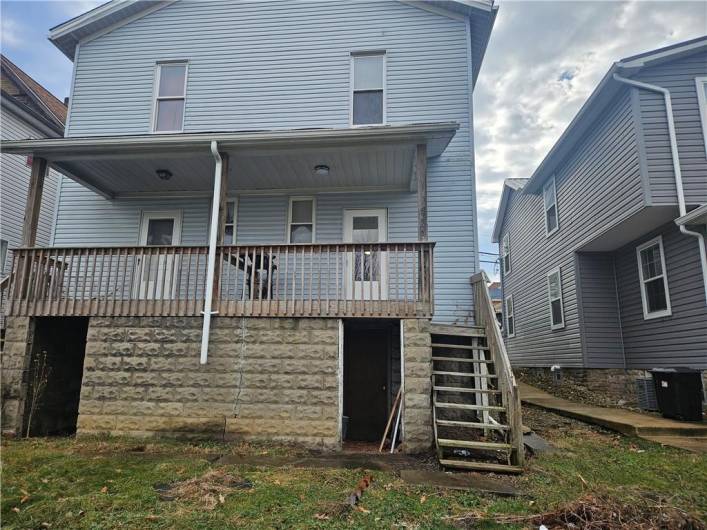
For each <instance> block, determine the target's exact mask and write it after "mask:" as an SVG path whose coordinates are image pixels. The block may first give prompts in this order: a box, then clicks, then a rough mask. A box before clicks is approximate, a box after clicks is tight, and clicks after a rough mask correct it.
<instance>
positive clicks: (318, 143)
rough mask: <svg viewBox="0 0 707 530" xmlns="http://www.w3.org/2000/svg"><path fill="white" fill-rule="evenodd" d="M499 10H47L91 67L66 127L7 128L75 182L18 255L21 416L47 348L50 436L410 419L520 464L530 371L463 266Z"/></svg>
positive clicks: (278, 431) (337, 431)
mask: <svg viewBox="0 0 707 530" xmlns="http://www.w3.org/2000/svg"><path fill="white" fill-rule="evenodd" d="M495 15H496V7H495V6H494V5H493V3H492V2H491V1H486V0H481V1H474V2H466V1H464V2H461V1H460V2H452V1H450V2H406V1H392V0H391V1H384V2H379V1H375V2H343V1H339V2H335V1H314V2H300V3H292V2H285V1H279V0H274V1H268V2H227V1H223V0H209V1H200V2H195V1H188V0H182V1H176V2H175V1H160V2H144V1H122V2H111V3H108V4H106V5H104V6H101V7H98V8H96V9H94V10H92V11H89V12H88V13H86V14H84V15H82V16H79V17H77V18H75V19H72V20H70V21H68V22H66V23H65V24H62V25H60V26H58V27H55V28H53V29H52V30H51V32H50V40H51V41H52V42H53V43H54V44H55V45H56V46H57V47H58V48H59V49H60V50H61V51H62V52H64V53H65V54H66V55H67V56H68V57H69V58H71V59H72V60H73V62H74V75H73V83H72V88H71V98H70V104H69V116H68V119H67V127H66V137H65V138H61V139H55V140H54V139H53V140H42V141H38V140H28V141H23V142H12V143H6V144H5V145H4V150H5V151H6V152H12V153H18V154H24V155H32V156H33V157H34V174H35V176H36V178H35V180H34V181H33V185H35V186H39V185H40V183H41V179H42V178H43V174H44V172H45V171H46V167H47V166H49V167H53V168H56V169H58V170H60V171H62V173H63V174H64V175H66V178H63V179H62V181H61V186H60V192H59V205H58V208H57V216H56V220H55V223H56V228H55V234H54V238H53V242H52V246H51V248H46V247H38V248H23V249H20V250H18V251H17V252H16V253H15V260H14V265H13V282H12V285H11V290H10V310H9V313H10V315H11V319H12V320H11V322H10V326H11V329H9V330H8V341H9V340H10V338H12V341H14V342H12V344H11V345H10V346H11V348H12V349H11V352H10V353H11V355H8V356H7V358H8V363H10V364H11V366H10V370H7V369H6V370H5V372H7V373H8V374H9V375H8V378H9V379H10V381H11V385H14V387H13V388H16V389H17V391H16V404H15V415H14V416H13V419H12V421H11V422H10V423H11V424H14V425H15V426H18V428H19V426H20V425H22V424H23V422H26V421H27V420H26V414H23V410H25V409H24V408H23V407H26V404H25V402H24V401H25V398H24V397H23V396H25V395H26V391H27V390H26V387H27V386H29V387H31V386H32V385H31V382H30V383H29V385H24V386H23V385H22V384H21V383H20V374H21V372H22V370H23V369H25V370H26V367H27V366H28V364H27V363H31V360H32V359H33V358H35V357H36V356H37V354H38V353H37V352H42V351H46V352H47V355H48V356H49V357H50V358H56V357H57V356H59V357H61V359H62V363H63V364H62V368H61V370H60V371H61V377H59V375H58V374H57V370H56V369H55V370H54V372H53V376H52V377H50V382H49V384H48V387H47V394H48V395H52V396H54V397H53V399H52V400H51V403H52V404H53V405H49V404H47V403H46V400H45V405H44V413H43V414H39V415H38V416H37V417H38V418H42V417H43V418H45V420H39V419H38V421H49V420H47V419H46V418H47V415H48V411H49V410H50V409H52V408H53V411H52V414H51V418H52V421H54V422H55V425H54V426H53V428H54V429H55V430H56V429H61V428H63V429H65V430H68V431H71V430H74V429H76V428H77V429H78V432H79V433H92V432H110V433H128V434H131V433H132V434H139V435H156V434H159V435H164V434H181V435H191V436H196V435H199V436H201V435H204V434H207V435H212V436H219V437H226V438H229V439H230V438H237V439H270V440H287V441H294V442H297V443H302V444H307V445H311V446H324V447H334V448H335V447H340V446H341V444H342V442H343V441H345V440H347V439H349V440H363V441H374V440H377V441H380V439H381V437H382V435H383V432H384V430H385V426H386V423H387V420H388V418H389V417H392V416H395V418H393V419H394V420H395V421H392V422H391V423H392V428H391V429H390V431H391V433H394V435H393V438H396V437H397V439H398V440H400V439H401V437H402V440H403V447H404V449H405V450H407V451H419V450H424V449H427V448H428V447H430V446H431V444H432V443H433V441H436V442H437V445H438V446H439V445H440V444H445V443H447V442H444V441H440V436H437V437H435V434H437V433H438V428H450V429H451V428H454V427H461V428H464V429H467V430H468V431H472V432H479V433H481V434H479V435H478V436H480V437H482V438H483V437H484V434H488V433H489V432H492V433H495V434H496V435H497V436H496V437H495V439H494V440H490V436H486V439H483V440H482V439H472V438H473V436H469V435H466V434H465V435H463V438H464V439H463V440H461V441H459V440H456V439H455V440H451V442H449V443H448V446H449V447H447V446H444V447H447V448H448V449H449V448H452V449H453V448H454V447H474V444H477V445H478V447H479V448H481V449H484V450H490V451H491V452H492V453H493V454H494V459H493V460H492V461H491V462H490V463H488V465H489V466H491V468H493V467H494V466H499V467H504V466H505V465H506V464H508V463H510V464H513V465H514V466H515V467H516V468H517V467H518V464H519V462H521V461H522V452H521V454H520V455H519V454H518V447H519V445H518V443H519V442H518V440H519V437H518V432H519V430H518V429H516V428H515V426H518V427H519V425H520V424H519V421H520V417H519V415H517V414H516V411H517V406H516V405H517V402H516V397H517V395H516V393H515V383H514V381H513V375H512V373H510V370H508V369H507V364H504V363H501V364H500V365H499V363H498V362H496V361H499V360H501V361H502V360H503V359H504V358H503V350H502V345H501V346H500V349H499V346H498V343H500V342H501V341H500V340H498V341H496V340H495V339H493V338H492V339H489V343H490V344H488V345H487V337H486V329H485V328H484V327H481V326H482V325H484V326H485V322H486V321H487V319H485V318H484V316H483V314H485V312H486V311H487V310H488V308H487V306H486V305H485V304H484V303H482V302H484V301H485V300H486V298H485V296H487V292H486V288H485V284H483V278H482V277H480V276H478V275H477V276H476V277H475V278H476V280H475V281H476V284H477V285H482V284H483V289H479V292H481V293H482V294H483V295H484V296H481V297H480V296H476V297H474V294H473V290H474V287H473V285H472V283H471V282H470V277H472V276H473V275H475V274H476V273H477V271H478V252H477V247H478V242H477V231H476V207H475V183H474V153H473V145H474V144H473V108H472V94H473V87H474V84H475V83H476V81H477V77H478V74H479V69H480V67H481V62H482V59H483V56H484V51H485V48H486V45H487V42H488V39H489V36H490V32H491V29H492V26H493V22H494V19H495ZM30 206H31V207H32V205H30ZM33 244H34V241H32V242H30V243H29V245H27V247H32V246H33ZM475 306H476V307H475ZM489 307H490V303H489ZM489 329H492V332H493V330H495V326H494V327H493V328H489ZM10 334H11V337H10ZM433 340H435V341H436V342H439V343H440V344H441V345H440V346H435V348H436V349H435V350H434V351H435V353H434V355H435V357H436V358H441V360H435V361H433V357H432V356H433ZM84 343H85V346H84ZM27 344H29V346H27ZM457 345H458V346H457ZM452 346H454V347H452ZM445 355H447V357H448V358H449V359H456V360H455V361H450V360H447V359H445V358H443V357H444V356H445ZM450 355H451V357H450ZM472 361H473V362H472ZM433 362H435V363H438V364H435V366H434V367H433ZM13 363H14V364H13ZM50 364H51V362H50ZM12 370H14V372H13V371H12ZM433 378H434V379H435V380H434V382H433ZM59 382H61V384H63V386H61V387H59V386H58V385H59ZM443 383H444V384H443ZM445 385H446V386H445ZM433 387H434V391H435V396H437V395H438V394H439V395H441V394H442V393H446V398H445V399H436V398H435V402H434V406H433V399H432V392H433ZM79 392H80V396H79ZM398 392H400V395H401V396H402V397H401V399H400V402H401V403H402V406H401V407H398V408H397V411H396V408H395V405H396V401H397V399H396V398H397V396H398ZM69 394H71V395H69ZM68 402H71V403H76V405H75V407H74V408H66V407H64V408H62V406H63V405H62V404H64V403H68ZM436 407H439V411H437V410H436ZM60 408H62V410H61V411H59V410H58V409H60ZM442 409H443V410H442ZM391 412H393V414H391ZM447 413H448V414H449V415H448V416H445V414H447ZM451 413H455V414H456V416H454V418H452V417H451V416H452V414H451ZM464 414H466V415H467V416H466V417H465V419H459V417H460V415H462V416H463V415H464ZM433 416H434V418H433ZM77 417H78V420H77ZM507 417H508V418H507ZM59 418H61V422H59ZM455 418H456V419H455ZM433 420H434V421H433ZM42 428H43V427H42V425H38V426H37V429H39V430H40V431H41V430H42ZM45 430H49V429H48V428H47V429H45ZM445 436H446V435H445ZM447 438H448V436H447ZM442 440H446V438H442ZM454 444H456V445H454ZM460 444H462V445H460ZM445 450H447V449H442V450H440V451H441V452H440V455H441V456H444V451H445ZM496 453H498V454H502V455H504V456H502V457H499V458H496V456H495V455H496ZM447 456H449V452H448V453H447Z"/></svg>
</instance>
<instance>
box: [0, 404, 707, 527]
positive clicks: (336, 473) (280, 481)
mask: <svg viewBox="0 0 707 530" xmlns="http://www.w3.org/2000/svg"><path fill="white" fill-rule="evenodd" d="M524 423H526V424H529V425H531V426H532V427H533V428H534V429H535V430H536V432H538V433H540V434H541V435H542V436H545V437H546V438H547V439H548V440H550V441H551V442H552V443H553V444H555V445H556V446H557V447H558V448H559V451H557V452H555V453H552V454H546V455H542V456H539V457H532V458H530V459H529V462H528V471H527V472H526V473H525V474H524V475H522V476H520V477H513V478H510V477H509V478H507V479H506V480H508V481H510V482H512V483H513V484H514V485H515V486H516V487H518V488H519V489H520V490H521V491H522V492H523V494H524V495H523V496H520V497H515V498H501V497H495V496H492V495H481V494H478V493H474V492H460V491H450V490H439V489H435V488H430V487H416V486H411V485H409V484H406V483H404V482H403V481H401V480H400V478H399V477H397V476H396V475H395V474H394V473H388V472H377V471H373V472H370V473H369V472H364V471H363V470H343V469H298V468H290V467H270V468H269V467H255V466H215V465H213V464H212V463H211V461H212V460H213V457H214V456H216V455H221V454H229V453H234V454H251V455H263V456H268V457H270V456H277V455H278V454H282V453H287V452H288V451H291V450H289V449H286V448H278V447H258V446H249V445H232V444H231V445H229V444H222V443H205V442H202V443H196V442H192V443H190V442H170V441H164V442H161V441H160V442H147V443H146V442H140V441H136V440H126V439H115V438H111V439H107V438H106V439H98V438H80V439H78V440H74V439H69V438H64V439H30V440H4V441H3V443H2V527H3V528H7V529H14V528H32V529H34V528H55V529H69V528H71V529H74V528H76V529H107V528H131V529H132V528H140V529H142V528H149V529H157V528H170V529H171V528H175V529H207V528H208V529H222V528H352V527H353V528H452V527H454V526H457V527H464V526H468V527H471V526H472V525H473V527H474V528H515V527H517V528H522V527H523V526H524V525H523V524H518V525H515V526H513V525H509V524H506V525H505V526H504V525H502V524H497V523H494V522H493V521H492V519H493V518H494V517H498V516H499V515H502V514H518V515H523V514H537V513H543V512H547V511H550V510H554V509H556V508H557V507H558V506H563V505H566V504H567V503H571V502H572V501H575V500H576V499H578V498H581V497H586V496H587V495H590V494H591V495H598V496H602V497H604V498H610V499H613V500H616V501H618V502H623V501H626V503H632V502H634V501H635V500H636V499H637V498H641V499H650V502H651V503H653V504H659V503H661V504H668V505H672V506H675V507H677V508H680V509H683V510H685V511H688V512H690V513H691V514H693V515H694V516H695V517H697V518H702V519H704V518H705V516H707V458H706V457H705V456H698V455H694V454H691V453H687V452H684V451H681V450H678V449H669V448H662V447H660V446H658V445H655V444H653V443H650V442H645V441H641V440H636V439H632V438H626V437H622V436H618V435H614V434H611V433H608V432H606V431H601V430H598V429H594V428H590V427H587V426H585V425H583V424H580V423H578V422H574V421H572V420H567V419H564V418H560V417H559V416H555V415H553V414H549V413H545V412H539V411H537V410H532V409H531V410H528V412H527V413H526V415H525V417H524ZM136 446H140V451H135V450H134V449H135V448H136ZM214 470H215V471H216V473H215V475H217V476H221V477H235V478H232V480H234V481H236V485H235V486H234V485H233V484H231V485H230V486H229V485H227V486H226V487H222V489H221V490H217V491H215V493H213V494H211V495H205V492H204V491H200V490H199V485H200V484H199V482H198V481H192V482H189V483H187V484H186V486H189V485H190V484H191V485H193V486H194V488H196V489H195V490H194V491H191V492H190V490H189V487H185V488H184V489H185V491H183V492H181V494H179V492H177V493H175V492H174V491H172V492H169V491H168V492H167V493H164V492H163V495H168V496H172V495H173V496H176V498H174V499H173V500H161V498H160V496H161V494H160V492H159V491H157V490H156V489H155V485H159V484H170V483H173V482H175V481H185V480H189V479H193V478H195V477H197V478H198V477H203V476H204V474H205V473H207V472H209V471H214ZM212 474H213V473H212ZM365 474H370V475H372V476H373V483H372V485H371V486H370V487H369V488H368V489H367V490H366V491H365V492H364V494H363V497H362V499H361V502H360V509H358V510H348V511H344V510H342V509H341V507H342V503H343V501H344V500H345V499H346V498H347V497H348V495H349V494H351V492H352V491H353V490H354V489H355V487H356V484H357V483H358V482H359V480H360V479H361V478H362V477H363V476H364V475H365ZM240 482H244V484H245V485H246V487H239V486H238V483H240ZM202 486H203V484H202ZM175 491H176V490H175ZM467 514H468V517H465V515H467ZM535 527H536V528H537V525H536V526H535Z"/></svg>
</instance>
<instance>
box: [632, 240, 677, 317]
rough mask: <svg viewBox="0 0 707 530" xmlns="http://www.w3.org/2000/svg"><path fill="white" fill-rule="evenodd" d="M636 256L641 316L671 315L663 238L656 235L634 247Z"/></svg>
mask: <svg viewBox="0 0 707 530" xmlns="http://www.w3.org/2000/svg"><path fill="white" fill-rule="evenodd" d="M636 257H637V258H638V275H639V279H640V282H641V301H642V302H643V318H645V319H649V318H657V317H665V316H669V315H671V314H672V312H671V309H670V293H669V292H668V277H667V274H666V271H665V252H664V251H663V238H662V237H661V236H658V237H656V238H654V239H651V240H650V241H647V242H645V243H643V244H642V245H639V246H638V247H636Z"/></svg>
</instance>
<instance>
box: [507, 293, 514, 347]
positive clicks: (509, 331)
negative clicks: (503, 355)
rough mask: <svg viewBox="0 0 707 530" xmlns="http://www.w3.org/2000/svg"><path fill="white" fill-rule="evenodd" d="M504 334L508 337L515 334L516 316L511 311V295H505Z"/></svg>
mask: <svg viewBox="0 0 707 530" xmlns="http://www.w3.org/2000/svg"><path fill="white" fill-rule="evenodd" d="M505 305H506V335H507V336H508V337H515V336H516V318H515V314H514V312H513V295H509V296H506V300H505Z"/></svg>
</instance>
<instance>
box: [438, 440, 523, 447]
mask: <svg viewBox="0 0 707 530" xmlns="http://www.w3.org/2000/svg"><path fill="white" fill-rule="evenodd" d="M437 443H438V444H439V445H440V446H442V447H467V448H469V449H510V448H511V444H507V443H503V442H477V441H474V440H452V439H449V438H439V439H438V440H437Z"/></svg>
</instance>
